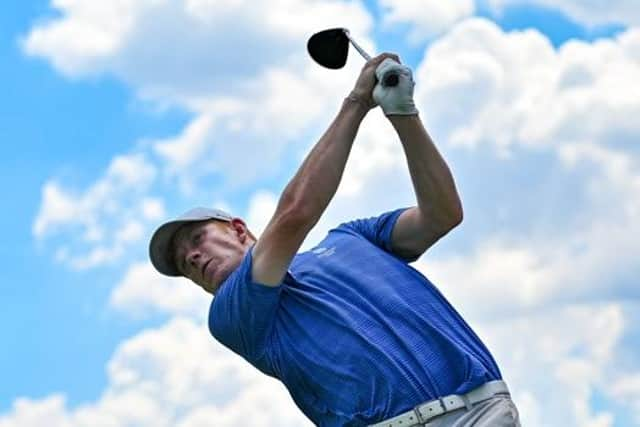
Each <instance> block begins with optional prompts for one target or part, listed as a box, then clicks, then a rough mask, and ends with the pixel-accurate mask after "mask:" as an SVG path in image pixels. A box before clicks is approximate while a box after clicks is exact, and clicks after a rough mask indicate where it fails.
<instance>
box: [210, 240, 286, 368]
mask: <svg viewBox="0 0 640 427" xmlns="http://www.w3.org/2000/svg"><path fill="white" fill-rule="evenodd" d="M252 253H253V247H252V248H251V249H249V250H248V251H247V253H246V255H245V256H244V258H243V259H242V262H241V263H240V265H239V266H238V268H237V269H236V270H235V271H234V272H233V273H231V275H229V277H228V278H227V280H225V282H224V283H223V284H222V286H221V287H220V289H219V290H218V292H217V293H216V296H215V297H214V299H213V302H212V303H211V307H210V309H209V331H210V332H211V335H213V337H214V338H215V339H217V340H218V341H220V343H222V344H223V345H225V346H226V347H228V348H230V349H231V350H233V351H234V352H236V353H238V354H239V355H240V356H242V357H244V358H245V359H247V360H248V361H250V362H252V361H255V360H257V359H259V358H260V357H262V356H263V355H264V352H265V349H266V346H267V344H268V338H269V335H270V333H271V331H272V329H273V324H274V320H275V315H276V311H277V309H278V304H279V301H280V291H281V288H282V286H275V287H274V286H266V285H261V284H259V283H256V282H254V281H253V279H252V276H251V266H252V260H253V258H252Z"/></svg>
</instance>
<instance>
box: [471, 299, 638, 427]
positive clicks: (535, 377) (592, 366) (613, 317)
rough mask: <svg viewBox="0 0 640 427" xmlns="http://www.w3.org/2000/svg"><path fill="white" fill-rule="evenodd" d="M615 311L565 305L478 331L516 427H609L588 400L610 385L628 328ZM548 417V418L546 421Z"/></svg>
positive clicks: (604, 413) (608, 419)
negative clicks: (507, 390) (514, 411)
mask: <svg viewBox="0 0 640 427" xmlns="http://www.w3.org/2000/svg"><path fill="white" fill-rule="evenodd" d="M625 319H626V318H625V315H624V312H623V310H622V308H621V306H620V305H618V304H615V303H609V304H593V305H575V304H570V305H565V306H564V307H561V308H550V309H545V310H540V311H538V312H537V313H535V314H527V315H524V316H518V317H516V318H512V319H510V320H509V321H503V320H499V321H495V322H491V323H482V324H480V327H479V328H478V331H479V333H480V335H481V336H483V337H484V339H485V340H486V342H487V344H488V345H490V346H491V347H492V348H493V351H494V355H495V357H496V358H497V361H498V363H499V365H500V366H501V370H502V373H503V375H504V376H505V377H506V378H508V381H509V384H510V387H511V391H512V394H513V398H514V400H515V402H516V404H517V405H518V407H519V410H520V413H521V415H522V424H523V425H525V424H527V425H537V426H551V425H553V426H555V425H562V426H590V427H610V426H613V425H614V420H615V414H614V413H613V412H610V411H608V410H605V409H601V410H594V409H592V407H591V400H592V399H593V396H594V394H595V393H596V392H598V393H603V392H606V390H608V389H609V387H610V381H611V380H612V379H613V378H612V374H611V369H612V368H613V367H614V366H615V364H616V363H617V361H618V359H617V358H616V351H617V350H618V348H619V346H620V341H621V338H622V336H623V334H624V333H625V332H628V331H626V329H627V328H628V327H630V326H631V325H628V324H627V322H626V321H625ZM549 414H553V416H552V417H550V416H549Z"/></svg>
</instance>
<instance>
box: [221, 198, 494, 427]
mask: <svg viewBox="0 0 640 427" xmlns="http://www.w3.org/2000/svg"><path fill="white" fill-rule="evenodd" d="M403 210H404V209H398V210H395V211H392V212H387V213H385V214H383V215H381V216H379V217H375V218H369V219H360V220H355V221H352V222H348V223H344V224H341V225H340V226H339V227H337V228H334V229H332V230H331V231H329V233H328V235H327V236H326V237H325V239H324V240H322V241H321V242H320V243H319V244H318V245H317V246H315V247H314V248H312V249H311V250H309V251H307V252H303V253H300V254H298V255H296V256H295V258H294V259H293V261H292V263H291V265H290V267H289V271H288V273H287V274H286V276H285V277H284V279H283V281H282V283H281V284H280V285H279V286H276V287H267V286H264V285H260V284H258V283H256V282H254V281H253V279H252V277H251V262H252V250H249V251H248V252H247V254H246V255H245V257H244V259H243V260H242V262H241V264H240V265H239V267H238V268H237V269H236V270H235V271H234V272H233V273H232V274H231V275H230V276H229V277H228V278H227V280H226V281H225V282H224V283H223V285H222V287H221V288H220V290H219V291H218V293H217V295H216V297H215V298H214V300H213V302H212V303H211V308H210V311H209V329H210V331H211V334H212V335H213V336H214V337H215V338H216V339H217V340H218V341H220V342H221V343H222V344H223V345H225V346H226V347H228V348H230V349H231V350H232V351H234V352H236V353H237V354H239V355H240V356H242V357H243V358H245V359H246V360H247V361H248V362H249V363H251V364H252V365H253V366H255V367H256V368H257V369H259V370H260V371H262V372H263V373H265V374H267V375H270V376H272V377H275V378H278V379H279V380H280V381H282V382H283V383H284V385H285V386H286V387H287V389H288V390H289V393H290V394H291V396H292V398H293V400H294V401H295V403H296V404H297V406H298V407H299V408H300V410H302V412H303V413H304V414H305V415H306V416H307V417H308V418H309V419H311V420H312V421H313V422H314V423H315V424H316V425H319V426H327V427H329V426H331V427H333V426H366V425H368V424H372V423H376V422H379V421H382V420H384V419H387V418H390V417H393V416H395V415H398V414H400V413H402V412H405V411H408V410H410V409H412V408H413V407H414V406H416V405H417V404H419V403H422V402H425V401H428V400H432V399H434V398H437V397H439V396H444V395H447V394H452V393H457V394H459V393H466V392H468V391H470V390H472V389H473V388H475V387H478V386H480V385H482V384H483V383H485V382H487V381H491V380H497V379H501V375H500V371H499V370H498V367H497V365H496V363H495V361H494V360H493V358H492V356H491V354H490V353H489V351H488V350H487V348H486V347H485V346H484V344H483V343H482V342H481V340H480V339H479V338H478V336H477V335H476V334H475V333H474V332H473V331H472V330H471V328H470V327H469V326H468V325H467V324H466V322H465V321H464V320H463V319H462V317H461V316H460V315H459V314H458V313H457V312H456V311H455V310H454V308H453V307H452V306H451V305H450V304H449V302H447V300H446V299H445V298H444V296H443V295H442V294H441V293H440V292H439V291H438V289H437V288H436V287H435V286H434V285H433V284H432V283H431V282H430V281H429V280H428V279H427V278H426V277H424V276H423V275H422V274H421V273H420V272H418V271H417V270H416V269H414V268H413V267H411V266H410V265H409V264H408V262H411V261H413V260H406V259H401V258H400V257H398V256H397V255H395V254H393V253H392V252H391V246H390V245H391V231H392V229H393V226H394V224H395V222H396V221H397V219H398V217H399V216H400V214H401V213H402V211H403Z"/></svg>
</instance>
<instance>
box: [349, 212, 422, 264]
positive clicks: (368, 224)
mask: <svg viewBox="0 0 640 427" xmlns="http://www.w3.org/2000/svg"><path fill="white" fill-rule="evenodd" d="M407 209H409V208H400V209H396V210H393V211H390V212H385V213H383V214H382V215H379V216H375V217H371V218H363V219H356V220H354V221H350V222H346V223H344V224H341V225H340V228H342V227H343V228H347V229H349V230H352V231H354V232H356V233H358V234H360V235H361V236H363V237H364V238H365V239H367V240H369V241H370V242H371V243H373V244H374V245H376V246H378V247H380V248H382V249H383V250H385V251H387V252H389V253H391V254H393V251H392V249H391V233H392V231H393V227H394V226H395V224H396V222H397V221H398V218H399V217H400V215H401V214H402V212H404V211H405V210H407ZM394 255H395V254H394ZM416 259H417V258H416ZM406 261H408V262H411V261H415V259H410V260H406Z"/></svg>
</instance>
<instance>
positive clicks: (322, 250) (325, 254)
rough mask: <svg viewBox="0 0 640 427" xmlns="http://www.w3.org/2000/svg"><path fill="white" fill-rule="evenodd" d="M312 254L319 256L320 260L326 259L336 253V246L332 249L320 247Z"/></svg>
mask: <svg viewBox="0 0 640 427" xmlns="http://www.w3.org/2000/svg"><path fill="white" fill-rule="evenodd" d="M311 252H312V253H314V254H316V255H318V258H324V257H328V256H331V255H333V254H334V253H336V247H335V246H332V247H330V248H323V247H320V248H316V249H314V250H312V251H311Z"/></svg>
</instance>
